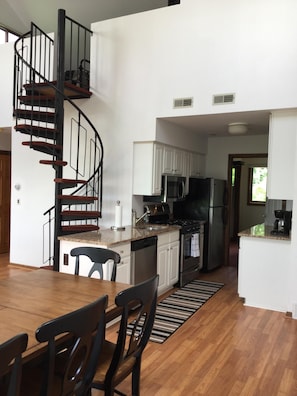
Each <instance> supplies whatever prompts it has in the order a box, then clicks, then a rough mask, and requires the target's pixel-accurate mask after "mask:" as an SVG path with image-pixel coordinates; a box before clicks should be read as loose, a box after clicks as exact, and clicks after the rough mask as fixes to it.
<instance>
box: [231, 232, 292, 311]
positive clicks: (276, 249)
mask: <svg viewBox="0 0 297 396" xmlns="http://www.w3.org/2000/svg"><path fill="white" fill-rule="evenodd" d="M289 255H290V242H289V241H281V240H272V239H263V238H250V237H240V249H239V260H238V294H239V296H240V297H242V298H244V299H245V305H247V306H250V307H256V308H264V309H270V310H274V311H280V312H286V311H287V310H288V272H289V268H288V263H289Z"/></svg>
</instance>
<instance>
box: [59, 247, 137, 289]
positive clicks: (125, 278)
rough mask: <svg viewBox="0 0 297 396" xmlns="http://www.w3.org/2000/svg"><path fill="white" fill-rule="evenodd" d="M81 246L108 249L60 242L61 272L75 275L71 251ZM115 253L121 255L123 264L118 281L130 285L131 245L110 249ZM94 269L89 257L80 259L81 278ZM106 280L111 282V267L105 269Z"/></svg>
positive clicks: (120, 267)
mask: <svg viewBox="0 0 297 396" xmlns="http://www.w3.org/2000/svg"><path fill="white" fill-rule="evenodd" d="M81 246H93V247H97V248H98V247H101V248H103V249H106V247H105V246H99V245H95V244H94V245H93V244H88V243H79V242H72V241H63V240H61V242H60V268H59V271H60V272H64V273H67V274H74V269H75V257H72V256H70V251H71V249H73V248H75V247H81ZM110 249H111V250H114V251H115V252H117V253H119V255H120V256H121V262H120V264H118V266H117V276H116V281H117V282H121V283H127V284H130V273H131V260H130V257H131V245H130V243H126V244H123V245H116V246H115V247H112V248H110ZM91 267H92V263H91V260H90V259H89V258H88V257H84V256H82V257H81V258H80V271H79V274H80V275H81V276H88V273H89V271H90V269H91ZM93 276H94V277H98V274H97V273H94V275H93ZM103 277H104V279H107V280H110V278H111V265H110V266H109V265H107V266H106V267H104V273H103Z"/></svg>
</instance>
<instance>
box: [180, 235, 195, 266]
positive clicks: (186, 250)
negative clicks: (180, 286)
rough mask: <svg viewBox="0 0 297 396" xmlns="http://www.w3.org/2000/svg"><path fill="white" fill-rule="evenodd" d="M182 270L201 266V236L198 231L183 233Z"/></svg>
mask: <svg viewBox="0 0 297 396" xmlns="http://www.w3.org/2000/svg"><path fill="white" fill-rule="evenodd" d="M180 250H181V260H180V264H181V268H180V271H181V272H185V271H189V270H193V269H196V268H199V267H200V266H199V263H200V236H199V232H197V233H187V234H182V235H181V249H180Z"/></svg>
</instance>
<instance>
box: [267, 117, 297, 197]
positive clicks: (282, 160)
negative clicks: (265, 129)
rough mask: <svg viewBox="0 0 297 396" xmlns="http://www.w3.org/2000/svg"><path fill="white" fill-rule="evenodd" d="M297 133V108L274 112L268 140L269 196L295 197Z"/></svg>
mask: <svg viewBox="0 0 297 396" xmlns="http://www.w3.org/2000/svg"><path fill="white" fill-rule="evenodd" d="M296 135H297V112H296V110H294V111H293V110H279V111H274V112H272V114H271V116H270V124H269V140H268V177H267V196H268V198H269V199H282V200H283V199H284V200H285V199H293V197H294V184H295V176H294V174H295V172H294V170H295V157H296Z"/></svg>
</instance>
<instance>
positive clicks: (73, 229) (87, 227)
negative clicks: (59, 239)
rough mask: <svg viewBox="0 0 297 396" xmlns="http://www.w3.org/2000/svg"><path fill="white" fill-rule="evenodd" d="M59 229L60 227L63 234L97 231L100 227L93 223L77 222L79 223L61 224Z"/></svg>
mask: <svg viewBox="0 0 297 396" xmlns="http://www.w3.org/2000/svg"><path fill="white" fill-rule="evenodd" d="M61 229H62V233H63V234H64V235H65V234H74V233H77V232H86V231H97V230H99V229H100V227H99V226H97V225H94V224H79V225H69V226H62V227H61Z"/></svg>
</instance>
